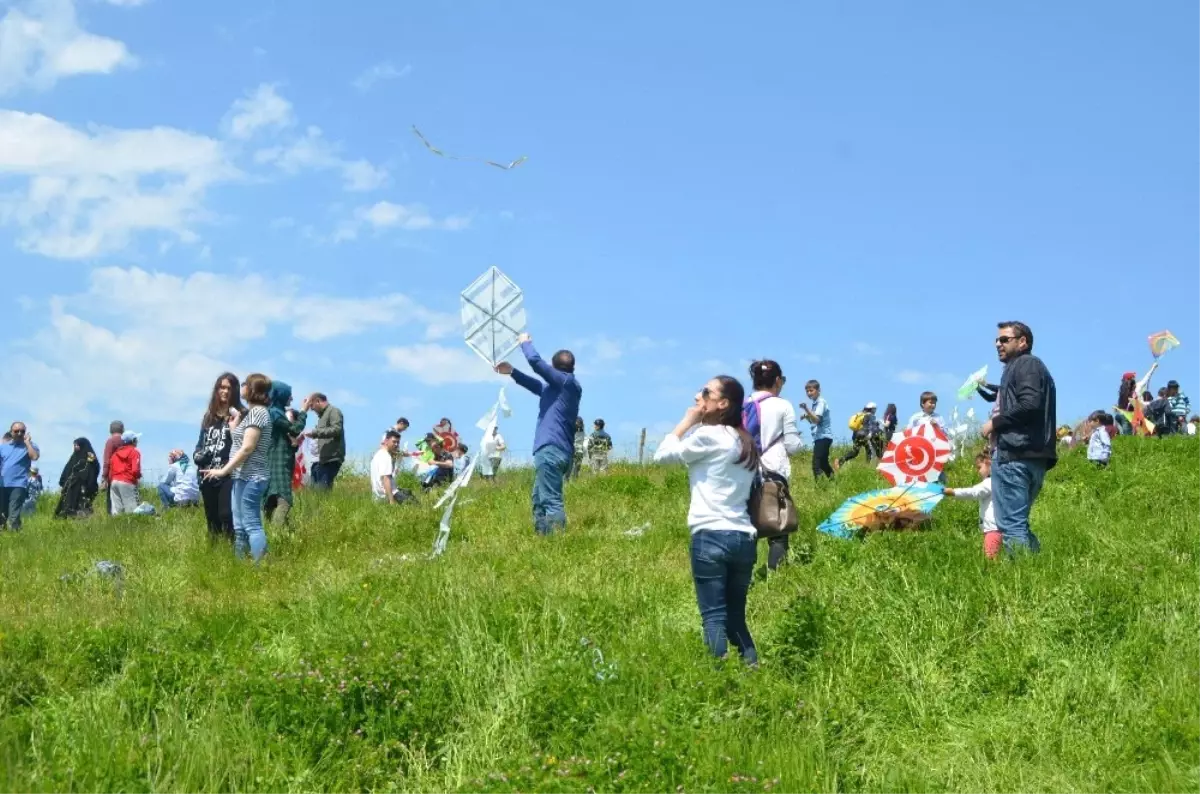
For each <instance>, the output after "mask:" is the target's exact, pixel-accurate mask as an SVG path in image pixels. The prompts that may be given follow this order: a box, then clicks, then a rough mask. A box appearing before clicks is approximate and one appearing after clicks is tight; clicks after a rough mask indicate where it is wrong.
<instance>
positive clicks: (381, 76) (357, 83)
mask: <svg viewBox="0 0 1200 794" xmlns="http://www.w3.org/2000/svg"><path fill="white" fill-rule="evenodd" d="M411 73H412V66H410V65H408V64H405V65H404V66H402V67H400V68H399V69H397V68H396V65H395V64H393V63H392V62H391V61H382V62H380V63H377V64H375V65H374V66H372V67H370V68H369V69H367V70H365V71H364V72H363V73H362V74H360V75H359V76H358V77H356V78H354V80H353V81H351V83H350V85H352V86H354V90H356V91H358V92H359V93H362V94H365V93H366V92H368V91H370V90H371V88H372V87H373V86H374V85H375V84H376V83H379V82H382V81H384V80H398V79H399V78H401V77H408V75H409V74H411Z"/></svg>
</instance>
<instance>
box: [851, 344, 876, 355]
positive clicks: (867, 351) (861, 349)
mask: <svg viewBox="0 0 1200 794" xmlns="http://www.w3.org/2000/svg"><path fill="white" fill-rule="evenodd" d="M854 352H855V353H858V354H859V355H860V356H882V355H883V351H882V350H880V349H879V348H877V347H875V346H874V345H871V344H868V343H866V342H855V343H854Z"/></svg>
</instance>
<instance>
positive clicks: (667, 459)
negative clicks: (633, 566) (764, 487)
mask: <svg viewBox="0 0 1200 794" xmlns="http://www.w3.org/2000/svg"><path fill="white" fill-rule="evenodd" d="M741 454H742V444H741V441H740V440H739V438H738V434H737V431H735V430H734V429H733V428H730V427H725V426H722V425H700V426H699V427H697V428H695V429H694V430H692V431H691V432H689V433H688V434H687V435H686V436H684V437H683V438H682V439H679V438H677V437H676V436H675V434H674V433H669V434H668V435H667V437H666V438H664V439H663V441H662V443H661V444H659V445H658V450H656V451H655V453H654V460H655V461H657V462H659V463H683V464H685V465H686V466H687V467H688V483H689V484H690V486H691V494H692V501H691V504H690V505H689V507H688V517H687V521H688V528H689V529H691V531H692V532H693V533H695V532H699V531H701V530H722V529H724V530H733V531H735V532H745V533H747V534H749V535H754V534H755V530H754V525H753V524H751V523H750V512H749V508H748V507H747V503H748V502H749V501H750V486H751V485H752V484H753V483H754V472H753V471H751V470H750V469H747V468H746V467H745V465H744V464H741V463H738V462H737V459H738V458H739V457H740V456H741Z"/></svg>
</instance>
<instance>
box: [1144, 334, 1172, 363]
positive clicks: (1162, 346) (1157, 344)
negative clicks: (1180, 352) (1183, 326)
mask: <svg viewBox="0 0 1200 794" xmlns="http://www.w3.org/2000/svg"><path fill="white" fill-rule="evenodd" d="M1148 339H1149V342H1150V352H1151V353H1153V354H1154V357H1155V358H1158V357H1159V356H1161V355H1162V354H1163V353H1166V352H1167V351H1168V350H1170V349H1171V348H1173V347H1179V340H1178V339H1176V338H1175V334H1173V333H1171V332H1170V331H1159V332H1158V333H1156V334H1150V336H1149V337H1148Z"/></svg>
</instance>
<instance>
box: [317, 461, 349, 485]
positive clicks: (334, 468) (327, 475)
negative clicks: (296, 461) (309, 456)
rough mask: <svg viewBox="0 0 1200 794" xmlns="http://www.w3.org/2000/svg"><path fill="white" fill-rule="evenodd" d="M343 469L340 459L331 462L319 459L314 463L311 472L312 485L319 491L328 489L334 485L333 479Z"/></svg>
mask: <svg viewBox="0 0 1200 794" xmlns="http://www.w3.org/2000/svg"><path fill="white" fill-rule="evenodd" d="M341 470H342V462H341V461H340V460H334V461H330V462H329V463H321V462H319V461H318V462H317V463H314V464H313V465H312V471H311V473H310V475H311V477H312V487H313V488H314V489H315V490H318V491H328V490H329V489H330V488H332V487H333V480H334V478H335V477H337V476H338V472H339V471H341Z"/></svg>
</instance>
